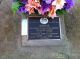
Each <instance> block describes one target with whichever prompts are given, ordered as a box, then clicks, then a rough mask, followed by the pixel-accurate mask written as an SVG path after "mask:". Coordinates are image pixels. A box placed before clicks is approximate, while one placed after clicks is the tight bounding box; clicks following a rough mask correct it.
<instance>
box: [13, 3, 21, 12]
mask: <svg viewBox="0 0 80 59" xmlns="http://www.w3.org/2000/svg"><path fill="white" fill-rule="evenodd" d="M19 6H20V4H19V3H18V2H13V3H12V11H13V13H16V11H17V10H18V7H19Z"/></svg>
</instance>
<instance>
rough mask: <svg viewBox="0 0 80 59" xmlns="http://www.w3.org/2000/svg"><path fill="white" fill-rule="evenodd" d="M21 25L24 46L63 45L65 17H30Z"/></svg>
mask: <svg viewBox="0 0 80 59" xmlns="http://www.w3.org/2000/svg"><path fill="white" fill-rule="evenodd" d="M21 25H22V27H21V29H22V31H21V33H23V34H22V46H47V45H62V43H63V41H64V39H65V38H64V37H65V27H64V20H63V17H61V18H60V17H54V19H52V18H49V17H29V18H27V19H23V20H22V23H21Z"/></svg>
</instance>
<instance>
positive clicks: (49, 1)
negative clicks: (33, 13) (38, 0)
mask: <svg viewBox="0 0 80 59" xmlns="http://www.w3.org/2000/svg"><path fill="white" fill-rule="evenodd" d="M43 1H45V2H46V3H47V4H51V3H52V1H53V0H43Z"/></svg>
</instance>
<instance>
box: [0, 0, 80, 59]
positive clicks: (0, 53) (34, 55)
mask: <svg viewBox="0 0 80 59" xmlns="http://www.w3.org/2000/svg"><path fill="white" fill-rule="evenodd" d="M75 1H76V5H75V6H76V7H74V8H73V9H72V11H71V13H69V14H66V15H65V25H66V32H67V37H68V40H67V41H66V45H65V46H64V47H63V46H61V47H60V46H45V47H25V48H24V49H20V47H19V46H18V44H19V43H18V40H19V41H20V40H21V36H20V31H21V30H20V21H21V20H20V16H18V15H15V16H14V15H13V13H12V11H11V8H10V5H11V2H12V0H2V3H1V4H0V59H62V58H63V59H80V40H79V39H80V20H79V19H80V5H79V4H80V1H79V0H75ZM64 57H65V58H64Z"/></svg>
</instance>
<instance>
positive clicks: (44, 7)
mask: <svg viewBox="0 0 80 59" xmlns="http://www.w3.org/2000/svg"><path fill="white" fill-rule="evenodd" d="M49 7H50V4H47V3H46V2H45V1H42V2H41V8H42V12H43V14H44V13H45V12H47V9H48V8H49Z"/></svg>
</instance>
